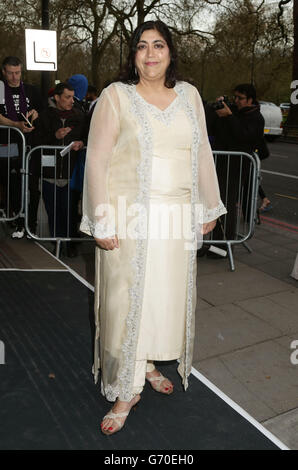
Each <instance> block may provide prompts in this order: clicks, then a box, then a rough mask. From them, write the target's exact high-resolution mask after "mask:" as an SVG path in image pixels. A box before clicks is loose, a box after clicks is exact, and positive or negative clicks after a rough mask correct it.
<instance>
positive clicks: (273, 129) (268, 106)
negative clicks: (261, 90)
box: [259, 101, 283, 141]
mask: <svg viewBox="0 0 298 470" xmlns="http://www.w3.org/2000/svg"><path fill="white" fill-rule="evenodd" d="M259 103H260V106H261V109H260V111H261V114H262V115H263V117H264V119H265V127H264V135H265V136H266V138H267V139H268V140H270V141H273V140H274V139H276V138H277V137H278V136H280V135H281V134H282V122H283V115H282V112H281V109H280V107H279V106H276V104H274V103H270V102H269V101H260V102H259Z"/></svg>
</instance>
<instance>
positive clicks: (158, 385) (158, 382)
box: [146, 373, 174, 395]
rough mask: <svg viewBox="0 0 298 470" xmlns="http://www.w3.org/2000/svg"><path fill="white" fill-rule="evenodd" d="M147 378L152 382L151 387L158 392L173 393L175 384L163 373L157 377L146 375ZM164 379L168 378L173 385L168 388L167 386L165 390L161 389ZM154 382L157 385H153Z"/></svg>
mask: <svg viewBox="0 0 298 470" xmlns="http://www.w3.org/2000/svg"><path fill="white" fill-rule="evenodd" d="M146 379H147V380H148V381H149V382H150V384H151V387H152V388H153V389H154V390H155V391H156V392H160V393H163V394H165V395H171V393H173V390H174V387H173V384H172V383H171V382H170V381H169V379H167V378H166V377H164V376H163V375H162V374H161V373H160V375H158V376H157V377H146ZM164 380H168V381H169V382H170V383H171V386H169V387H168V388H165V389H164V391H163V390H161V384H162V382H163V381H164ZM154 382H156V386H154V385H153V383H154Z"/></svg>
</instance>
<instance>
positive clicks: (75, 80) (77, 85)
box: [67, 73, 88, 112]
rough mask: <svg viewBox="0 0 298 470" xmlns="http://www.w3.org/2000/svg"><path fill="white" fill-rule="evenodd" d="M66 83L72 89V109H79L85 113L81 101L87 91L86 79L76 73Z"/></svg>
mask: <svg viewBox="0 0 298 470" xmlns="http://www.w3.org/2000/svg"><path fill="white" fill-rule="evenodd" d="M67 83H69V85H71V86H72V87H73V89H74V108H77V109H79V110H80V111H82V112H85V109H84V103H83V99H84V98H85V96H86V93H87V90H88V79H87V77H85V75H82V74H80V73H77V74H75V75H72V76H71V77H70V78H69V79H68V80H67Z"/></svg>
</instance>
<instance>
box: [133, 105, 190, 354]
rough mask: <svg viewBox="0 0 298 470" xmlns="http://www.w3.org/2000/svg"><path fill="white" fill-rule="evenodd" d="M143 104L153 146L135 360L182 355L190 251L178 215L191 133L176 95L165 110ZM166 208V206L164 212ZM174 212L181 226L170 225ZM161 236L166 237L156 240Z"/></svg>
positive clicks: (186, 200) (185, 193) (184, 198)
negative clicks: (144, 267)
mask: <svg viewBox="0 0 298 470" xmlns="http://www.w3.org/2000/svg"><path fill="white" fill-rule="evenodd" d="M146 108H147V112H148V117H149V119H150V123H151V126H152V131H153V142H154V144H153V145H154V146H153V157H152V179H151V188H150V212H149V240H148V249H147V262H146V270H145V271H146V277H145V286H144V297H143V306H142V315H141V323H140V333H139V339H138V348H137V359H139V360H141V359H151V360H170V359H177V358H179V357H181V355H182V351H183V345H184V338H185V320H186V315H185V313H186V294H187V289H186V282H185V281H186V279H187V266H188V257H189V251H187V250H186V249H185V246H184V245H185V243H187V240H186V239H185V237H183V226H182V224H183V219H182V217H179V216H180V215H181V216H182V215H183V204H185V205H190V201H191V142H192V132H191V125H190V122H189V121H188V119H187V116H186V114H185V113H184V112H183V110H182V109H181V108H180V106H179V98H178V97H177V98H176V99H175V100H174V101H173V102H172V104H171V105H170V106H169V107H168V108H167V109H166V110H164V111H160V110H159V109H157V108H156V107H155V106H152V105H146ZM164 208H168V209H169V210H168V211H163V209H164ZM170 208H172V209H173V211H172V213H171V212H170ZM179 209H180V210H179ZM175 210H176V213H174V214H173V212H174V211H175ZM168 214H171V216H172V217H171V218H169V219H170V220H169V221H168V220H166V219H167V215H168ZM174 215H175V216H176V221H177V223H178V224H179V225H180V226H179V229H180V230H179V229H178V227H177V226H175V227H174V226H173V217H174ZM163 216H164V217H163ZM179 219H180V220H179ZM164 222H169V225H168V226H169V230H168V233H163V227H165V224H164V225H163V223H164ZM171 222H172V223H171ZM175 229H176V230H178V232H180V233H181V235H182V236H181V238H180V239H175V238H174V237H175V232H174V230H175ZM165 232H166V228H165ZM178 232H177V235H178V234H179V233H178ZM153 236H155V237H156V239H153ZM161 236H164V237H166V239H165V240H163V239H160V238H161Z"/></svg>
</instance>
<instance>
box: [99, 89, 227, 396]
mask: <svg viewBox="0 0 298 470" xmlns="http://www.w3.org/2000/svg"><path fill="white" fill-rule="evenodd" d="M119 85H120V86H121V87H122V89H124V90H125V92H126V93H127V95H128V97H129V100H130V105H131V112H132V114H133V115H134V116H135V117H136V119H137V121H138V123H139V124H140V126H141V132H140V134H139V135H138V140H139V145H140V154H141V158H140V163H139V165H138V167H137V172H138V175H139V183H140V184H139V193H138V195H137V199H136V202H137V203H140V204H142V205H143V207H145V208H146V209H147V211H149V196H150V186H151V166H152V149H153V131H152V128H151V125H150V122H149V119H148V117H147V111H150V113H151V114H153V116H154V117H155V118H156V119H158V120H160V121H161V122H163V123H164V124H165V125H167V126H169V125H170V124H171V122H172V120H173V119H174V115H175V111H176V110H177V109H179V108H182V109H184V110H185V112H186V115H187V116H188V118H189V120H190V122H191V126H192V135H193V141H192V147H191V161H192V190H191V205H192V211H191V212H192V215H191V229H192V232H193V234H194V239H195V230H196V226H195V225H196V224H195V204H196V203H197V202H198V144H199V139H200V136H199V129H198V122H197V119H196V116H195V113H194V110H193V108H192V107H191V105H190V103H189V100H188V99H187V97H186V96H185V88H186V86H188V85H186V84H184V83H177V85H176V86H175V91H176V92H177V98H175V100H174V101H173V102H172V103H171V105H169V107H168V108H167V109H166V110H164V111H161V110H159V109H158V108H157V107H155V106H153V105H151V104H149V103H147V102H146V101H145V100H144V99H143V98H142V97H141V96H140V95H138V94H137V92H136V87H135V86H133V85H126V84H123V83H119ZM222 208H223V205H222V203H221V204H220V205H219V206H218V208H215V209H212V210H205V212H204V216H206V218H207V219H209V217H212V218H211V219H210V220H214V219H215V218H217V217H218V214H219V215H220V214H221V213H222ZM147 214H148V212H147ZM213 215H214V217H213ZM204 219H205V217H204ZM205 221H206V220H204V222H205ZM136 231H137V234H138V235H139V237H138V239H137V240H136V255H135V257H134V259H133V260H132V264H133V267H134V270H135V277H134V283H133V286H132V287H131V288H130V290H129V294H130V299H131V305H130V310H129V312H128V315H127V319H126V326H127V334H126V338H125V340H124V343H123V361H122V364H121V367H120V372H119V374H118V384H116V385H115V386H112V385H111V384H108V385H107V386H105V387H104V385H103V383H102V393H103V394H104V395H105V396H106V397H107V399H108V400H109V401H115V399H116V398H117V397H119V399H120V400H123V401H130V400H131V399H132V398H133V395H134V394H133V379H134V368H135V358H136V348H137V339H138V331H139V323H140V316H141V308H142V297H143V289H144V276H145V266H146V255H147V239H146V238H144V224H143V222H142V217H141V216H140V217H139V223H138V225H137V228H136ZM195 260H196V251H195V250H192V251H191V252H190V254H189V263H188V283H187V312H186V335H185V350H184V356H183V357H182V358H180V365H179V372H180V374H181V375H182V379H183V384H184V387H185V389H186V388H187V386H188V376H189V374H190V372H191V365H192V357H191V354H190V351H191V349H192V347H191V340H192V335H191V327H192V321H193V307H194V306H193V289H194V288H195V287H196V286H195V282H194V281H195V280H194V278H193V277H194V276H193V272H194V263H195Z"/></svg>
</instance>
